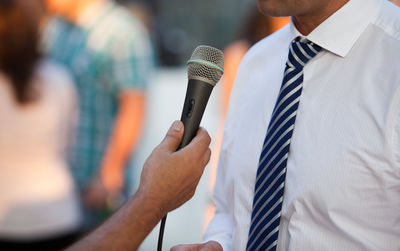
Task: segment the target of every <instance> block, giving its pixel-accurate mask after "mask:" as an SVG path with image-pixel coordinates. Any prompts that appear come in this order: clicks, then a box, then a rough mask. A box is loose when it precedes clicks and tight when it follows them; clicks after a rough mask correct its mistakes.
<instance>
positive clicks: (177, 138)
mask: <svg viewBox="0 0 400 251" xmlns="http://www.w3.org/2000/svg"><path fill="white" fill-rule="evenodd" d="M183 130H184V128H183V123H182V122H181V121H179V120H176V121H174V123H172V125H171V127H170V128H169V130H168V132H167V134H166V135H165V137H164V139H163V141H162V142H161V144H160V147H164V148H166V149H168V150H169V151H171V152H175V151H176V149H177V148H178V146H179V144H180V143H181V141H182V137H183Z"/></svg>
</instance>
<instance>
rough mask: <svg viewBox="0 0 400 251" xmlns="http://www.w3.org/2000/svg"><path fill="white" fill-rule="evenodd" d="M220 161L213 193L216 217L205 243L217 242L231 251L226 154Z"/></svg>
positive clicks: (209, 227)
mask: <svg viewBox="0 0 400 251" xmlns="http://www.w3.org/2000/svg"><path fill="white" fill-rule="evenodd" d="M219 158H220V161H219V165H218V170H217V179H216V183H215V187H214V192H213V198H212V199H213V201H214V203H215V215H214V217H213V218H212V220H211V222H210V224H209V225H208V228H207V230H206V232H205V233H204V237H203V238H204V241H205V242H207V241H216V242H218V243H219V244H221V246H222V249H223V250H224V251H227V250H231V243H232V224H231V220H230V216H229V212H228V208H227V206H228V204H227V199H226V193H225V186H224V184H225V181H224V177H225V161H224V160H225V158H226V155H225V154H224V152H221V154H220V156H219Z"/></svg>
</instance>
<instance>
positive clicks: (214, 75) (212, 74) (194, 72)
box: [187, 45, 224, 86]
mask: <svg viewBox="0 0 400 251" xmlns="http://www.w3.org/2000/svg"><path fill="white" fill-rule="evenodd" d="M187 65H188V70H187V72H188V78H189V79H197V80H201V81H204V82H207V83H209V84H211V85H212V86H215V85H216V84H217V82H218V81H219V80H220V79H221V77H222V74H223V73H224V53H223V52H222V51H221V50H218V49H216V48H214V47H211V46H206V45H200V46H198V47H197V48H196V49H195V50H194V52H193V54H192V56H191V57H190V59H189V61H188V62H187Z"/></svg>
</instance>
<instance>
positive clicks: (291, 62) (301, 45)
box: [247, 38, 321, 251]
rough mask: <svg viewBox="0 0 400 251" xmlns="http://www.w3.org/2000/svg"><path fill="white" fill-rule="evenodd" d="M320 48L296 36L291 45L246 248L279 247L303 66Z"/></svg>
mask: <svg viewBox="0 0 400 251" xmlns="http://www.w3.org/2000/svg"><path fill="white" fill-rule="evenodd" d="M319 51H321V47H319V46H318V45H315V44H313V43H311V42H301V41H300V39H299V38H296V39H295V40H293V41H292V43H291V44H290V50H289V57H288V60H287V62H286V68H285V73H284V77H283V82H282V86H281V89H280V93H279V96H278V100H277V101H276V104H275V108H274V111H273V113H272V117H271V121H270V122H269V125H268V130H267V135H266V137H265V140H264V144H263V147H262V152H261V156H260V160H259V166H258V170H257V178H256V184H255V192H254V200H253V212H252V215H251V224H250V230H249V240H248V242H247V251H253V250H263V251H264V250H276V246H277V242H278V233H279V222H280V216H281V210H282V202H283V192H284V187H285V177H286V163H287V159H288V156H289V148H290V140H291V137H292V133H293V129H294V123H295V120H296V113H297V108H298V106H299V101H300V95H301V91H302V88H303V68H304V65H305V64H306V63H307V62H308V61H309V60H310V59H312V58H313V57H314V56H315V55H317V54H318V52H319Z"/></svg>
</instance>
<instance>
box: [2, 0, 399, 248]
mask: <svg viewBox="0 0 400 251" xmlns="http://www.w3.org/2000/svg"><path fill="white" fill-rule="evenodd" d="M393 2H394V3H396V4H399V2H398V0H394V1H393ZM288 23H289V18H288V17H283V18H270V17H265V16H263V15H261V14H260V13H259V12H258V10H257V7H256V1H255V0H219V1H214V0H202V1H187V0H118V1H114V0H80V1H76V0H2V1H1V2H0V117H1V118H2V123H0V190H1V191H2V192H1V193H0V244H6V245H14V244H15V243H17V244H20V243H21V242H22V243H23V244H27V245H28V244H29V245H32V244H38V243H39V242H40V243H41V244H43V242H46V243H53V242H54V241H57V242H59V244H60V246H57V247H62V245H66V244H68V243H70V242H71V241H73V240H75V239H76V238H79V237H80V236H81V235H82V234H83V233H85V232H87V231H90V230H91V229H93V228H94V227H95V226H97V225H98V224H100V223H101V222H102V221H103V220H104V219H105V218H107V217H109V216H110V215H111V214H112V212H113V211H114V210H116V209H117V208H118V207H119V206H120V205H121V203H123V201H124V200H126V199H127V198H129V196H130V195H132V194H133V193H134V192H135V190H136V188H137V186H138V184H139V179H140V173H141V168H142V166H143V164H144V162H145V160H146V158H147V156H149V154H150V153H151V151H152V150H153V148H154V147H155V146H157V145H158V144H159V142H160V141H161V140H162V138H163V137H164V135H165V133H166V131H167V129H168V128H169V126H170V125H171V123H172V121H174V120H178V119H180V115H181V111H182V106H183V101H184V97H185V93H186V87H187V76H186V61H187V60H188V59H189V58H190V56H191V53H192V52H193V50H194V49H195V48H196V47H197V46H198V45H210V46H213V47H216V48H219V49H221V50H223V51H224V53H225V74H224V76H223V78H222V79H221V80H220V82H219V83H218V84H217V85H216V87H215V88H214V90H213V93H212V95H211V97H210V101H209V104H208V106H207V109H206V111H205V114H204V117H203V120H202V123H201V126H203V127H205V128H206V129H207V130H208V132H209V134H210V136H211V138H212V144H211V149H212V151H213V155H212V158H211V161H210V163H209V165H208V167H207V169H206V171H205V173H204V175H203V177H202V179H201V181H200V183H199V186H198V189H197V192H196V195H195V196H194V198H193V199H192V200H190V201H189V202H188V203H186V204H185V205H184V206H182V207H181V208H179V209H177V210H175V211H173V212H172V213H170V214H169V215H168V220H167V224H166V229H165V235H164V245H163V246H164V250H169V248H170V247H172V246H174V245H176V244H183V243H198V242H201V241H202V239H201V238H202V232H203V231H204V230H205V227H206V226H207V224H208V222H209V220H210V219H211V217H212V215H213V205H212V202H211V193H212V187H213V184H214V179H215V173H216V168H217V162H218V151H219V146H220V143H221V140H222V130H223V123H224V117H225V113H226V109H227V106H228V100H229V94H230V91H231V88H232V85H233V82H234V79H235V75H236V71H237V69H238V67H239V64H240V61H241V59H242V58H243V56H244V55H245V53H246V52H247V50H248V49H249V48H250V47H251V46H252V45H253V44H255V43H256V42H257V41H259V40H260V39H262V38H264V37H266V36H268V35H269V34H271V33H273V32H275V31H276V30H278V29H280V28H282V27H283V26H285V25H287V24H288ZM27 24H29V25H27ZM37 31H39V32H38V33H37ZM16 41H19V42H16ZM20 41H23V42H20ZM27 125H29V126H28V127H27ZM24 189H25V190H24ZM158 231H159V227H158V226H157V227H156V228H155V229H154V231H153V232H152V233H151V234H150V235H149V236H148V237H147V239H146V240H145V241H144V242H143V244H142V245H141V247H140V250H143V251H147V250H155V249H156V246H157V238H158ZM60 240H61V241H60ZM51 245H52V244H51ZM6 247H7V246H6ZM10 247H15V246H10ZM50 247H56V246H50Z"/></svg>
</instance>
